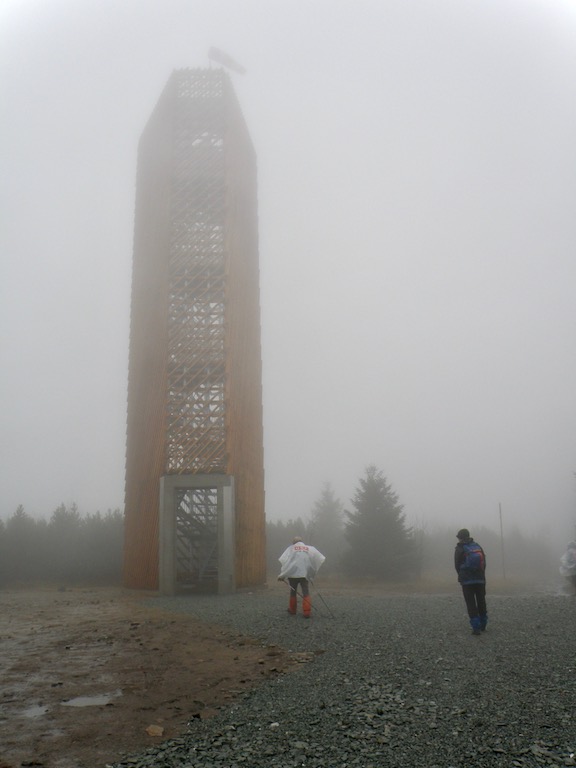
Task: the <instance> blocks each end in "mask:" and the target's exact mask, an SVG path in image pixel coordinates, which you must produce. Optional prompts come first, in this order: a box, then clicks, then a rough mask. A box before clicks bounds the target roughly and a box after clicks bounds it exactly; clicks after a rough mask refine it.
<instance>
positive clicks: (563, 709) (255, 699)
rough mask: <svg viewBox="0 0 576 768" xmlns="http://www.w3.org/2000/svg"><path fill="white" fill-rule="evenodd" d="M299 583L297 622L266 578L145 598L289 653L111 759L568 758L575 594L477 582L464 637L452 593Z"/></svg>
mask: <svg viewBox="0 0 576 768" xmlns="http://www.w3.org/2000/svg"><path fill="white" fill-rule="evenodd" d="M312 594H313V600H314V611H313V616H312V618H311V619H310V620H305V619H304V618H303V617H302V615H301V613H300V614H299V615H298V616H296V617H294V616H290V615H288V614H287V613H286V611H285V608H286V605H287V600H286V599H285V598H286V594H285V593H284V592H278V591H274V590H270V591H266V590H262V591H258V592H254V593H245V594H236V595H231V596H226V597H223V596H221V597H217V598H215V597H212V598H209V597H206V598H204V597H193V598H186V597H174V598H156V602H158V603H160V604H161V605H162V607H163V608H169V609H170V610H174V611H178V612H180V611H181V612H191V613H193V614H195V615H197V616H198V617H199V618H200V619H202V620H205V621H208V622H217V623H220V624H223V625H226V626H228V627H231V628H233V629H234V630H237V631H238V632H240V633H245V634H250V635H252V636H255V637H257V638H259V639H260V640H261V641H262V644H263V646H266V645H280V646H282V647H284V648H286V649H290V650H291V651H293V652H294V653H297V654H301V656H299V658H301V659H302V664H300V665H298V667H297V668H296V670H295V671H293V672H289V673H287V674H284V675H281V676H279V677H277V678H275V679H273V680H272V681H269V682H266V683H263V684H262V685H261V686H259V687H258V688H257V689H255V690H253V691H251V692H250V693H248V694H247V695H246V696H245V697H244V698H243V699H241V700H239V701H238V702H236V704H234V705H233V706H231V707H229V708H226V709H223V710H222V711H221V713H220V714H219V715H218V716H217V717H215V718H213V719H211V720H207V721H194V722H191V723H190V727H189V731H188V732H187V733H186V734H185V735H183V736H182V737H181V738H178V739H174V740H172V741H168V742H164V743H163V744H161V745H159V746H158V747H155V748H154V749H151V750H148V751H147V752H146V753H144V754H142V755H138V756H134V757H132V758H129V759H124V760H123V761H122V762H119V763H115V764H114V766H115V768H145V767H146V768H150V767H152V766H153V768H237V767H238V768H239V767H240V766H242V767H244V766H246V767H248V766H249V768H272V767H273V766H280V767H281V768H292V766H307V768H348V767H349V766H350V767H351V766H359V768H384V767H385V766H390V768H395V767H396V766H398V768H400V767H401V768H412V766H415V767H416V766H417V767H418V768H470V766H481V767H486V768H488V766H495V767H496V766H497V767H498V768H502V767H503V766H506V767H508V766H510V767H519V768H525V767H527V766H547V765H564V766H576V754H575V753H576V721H575V706H576V674H575V671H576V669H575V668H576V658H575V651H576V644H575V634H576V633H575V629H576V598H571V597H568V596H564V595H544V594H538V595H529V596H491V595H490V593H488V613H489V624H488V629H487V631H486V632H485V633H483V634H482V635H481V636H473V635H471V633H470V628H469V626H468V619H467V616H466V615H465V610H464V601H463V599H462V597H461V595H460V594H459V593H458V592H456V591H455V593H454V594H453V595H434V596H406V597H399V596H352V595H348V596H346V595H341V594H330V593H328V592H322V591H321V593H320V595H319V594H318V593H314V592H313V593H312ZM321 597H323V599H324V601H325V602H322V599H321ZM299 610H300V609H299Z"/></svg>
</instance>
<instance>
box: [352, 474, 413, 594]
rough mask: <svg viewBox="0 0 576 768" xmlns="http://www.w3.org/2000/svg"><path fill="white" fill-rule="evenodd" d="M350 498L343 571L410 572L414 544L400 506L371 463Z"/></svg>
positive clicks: (379, 575)
mask: <svg viewBox="0 0 576 768" xmlns="http://www.w3.org/2000/svg"><path fill="white" fill-rule="evenodd" d="M351 501H352V506H353V507H354V511H353V512H349V511H346V518H347V520H346V526H345V536H346V539H347V541H348V544H349V545H350V548H349V550H348V552H347V553H346V560H345V563H346V569H347V571H348V572H349V573H350V574H351V575H354V576H357V577H362V578H376V579H387V580H398V579H402V578H406V577H408V576H410V575H411V572H413V568H412V565H413V564H412V562H411V560H412V554H413V549H414V548H413V539H412V532H411V530H410V529H409V528H407V527H406V524H405V515H404V511H403V510H404V507H403V505H402V504H400V503H399V499H398V495H397V494H396V493H395V492H394V491H393V490H392V487H391V486H390V485H389V483H388V482H387V480H386V478H385V477H384V475H383V474H382V472H380V471H379V470H378V469H377V468H376V467H375V466H374V465H371V466H369V467H367V468H366V476H365V477H363V478H360V481H359V486H358V487H357V489H356V493H355V495H354V497H353V499H352V500H351Z"/></svg>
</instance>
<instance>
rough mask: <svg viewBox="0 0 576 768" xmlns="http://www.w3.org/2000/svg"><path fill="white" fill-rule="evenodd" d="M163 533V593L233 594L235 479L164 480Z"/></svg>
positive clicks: (171, 477)
mask: <svg viewBox="0 0 576 768" xmlns="http://www.w3.org/2000/svg"><path fill="white" fill-rule="evenodd" d="M159 534H160V535H159V542H160V552H159V555H160V556H159V566H160V572H159V577H160V578H159V587H160V592H161V593H162V594H171V595H173V594H176V593H186V592H217V593H226V592H231V591H234V589H235V577H234V551H235V549H234V478H233V477H231V476H229V475H168V476H165V477H163V478H162V479H161V483H160V531H159Z"/></svg>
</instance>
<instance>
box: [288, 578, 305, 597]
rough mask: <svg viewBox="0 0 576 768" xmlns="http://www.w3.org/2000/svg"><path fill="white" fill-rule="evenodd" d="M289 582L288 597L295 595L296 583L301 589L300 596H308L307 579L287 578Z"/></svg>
mask: <svg viewBox="0 0 576 768" xmlns="http://www.w3.org/2000/svg"><path fill="white" fill-rule="evenodd" d="M288 584H290V597H296V593H297V591H298V584H300V587H301V589H302V597H308V595H309V594H310V590H309V589H308V579H288Z"/></svg>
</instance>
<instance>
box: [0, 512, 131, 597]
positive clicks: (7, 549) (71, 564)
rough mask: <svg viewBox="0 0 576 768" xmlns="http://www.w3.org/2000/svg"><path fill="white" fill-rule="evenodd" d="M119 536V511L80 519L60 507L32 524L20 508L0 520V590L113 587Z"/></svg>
mask: <svg viewBox="0 0 576 768" xmlns="http://www.w3.org/2000/svg"><path fill="white" fill-rule="evenodd" d="M123 534H124V516H123V514H122V512H121V511H120V510H119V509H116V510H114V511H112V510H108V512H106V514H104V515H102V514H101V513H100V512H96V513H95V514H89V515H86V516H85V517H83V516H81V515H80V513H79V511H78V508H77V507H76V505H75V504H72V505H71V506H70V507H66V506H65V505H64V504H61V505H60V506H59V507H58V508H57V509H55V510H54V512H52V514H51V516H50V518H49V520H44V519H40V520H37V519H35V518H33V517H32V516H31V515H29V514H28V513H27V512H26V511H25V510H24V507H23V506H19V507H18V509H17V510H16V512H15V513H14V514H13V515H12V516H11V517H9V518H8V520H7V521H6V522H3V521H1V520H0V584H9V585H10V584H16V585H17V584H30V583H33V584H62V585H67V584H103V585H112V584H118V583H120V581H121V577H122V556H123Z"/></svg>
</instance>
